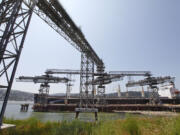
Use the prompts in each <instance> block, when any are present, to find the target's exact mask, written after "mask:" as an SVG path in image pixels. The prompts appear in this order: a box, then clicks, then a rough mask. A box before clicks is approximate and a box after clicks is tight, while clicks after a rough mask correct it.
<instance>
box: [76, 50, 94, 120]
mask: <svg viewBox="0 0 180 135" xmlns="http://www.w3.org/2000/svg"><path fill="white" fill-rule="evenodd" d="M92 80H94V62H93V61H92V60H91V59H90V58H89V57H88V56H87V55H86V54H85V53H82V54H81V73H80V104H79V108H76V109H75V111H76V118H77V117H78V116H79V113H80V112H93V113H95V119H96V120H97V112H98V109H96V108H95V107H94V93H93V91H94V87H93V85H92V84H88V83H87V82H92Z"/></svg>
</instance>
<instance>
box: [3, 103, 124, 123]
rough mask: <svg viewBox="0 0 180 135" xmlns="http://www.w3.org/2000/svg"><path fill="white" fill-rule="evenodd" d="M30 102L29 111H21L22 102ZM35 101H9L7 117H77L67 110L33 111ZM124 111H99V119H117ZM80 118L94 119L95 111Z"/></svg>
mask: <svg viewBox="0 0 180 135" xmlns="http://www.w3.org/2000/svg"><path fill="white" fill-rule="evenodd" d="M24 103H28V104H29V110H28V112H21V111H20V108H21V104H24ZM1 106H2V101H0V108H1ZM32 106H33V102H20V101H9V102H8V105H7V108H6V112H5V117H7V118H14V119H27V118H30V117H35V118H37V119H39V120H41V121H63V120H67V121H72V120H74V118H75V113H67V112H58V113H50V112H33V110H32ZM125 115H126V114H124V113H98V119H99V120H116V119H122V118H125ZM79 119H80V120H83V121H94V114H93V113H80V115H79Z"/></svg>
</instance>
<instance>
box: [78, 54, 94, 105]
mask: <svg viewBox="0 0 180 135" xmlns="http://www.w3.org/2000/svg"><path fill="white" fill-rule="evenodd" d="M89 73H94V62H93V61H92V60H91V59H90V58H89V57H87V56H86V54H85V53H81V72H80V107H83V108H88V107H90V104H91V105H92V103H90V102H92V101H90V99H93V86H92V84H86V82H88V81H93V80H94V74H89Z"/></svg>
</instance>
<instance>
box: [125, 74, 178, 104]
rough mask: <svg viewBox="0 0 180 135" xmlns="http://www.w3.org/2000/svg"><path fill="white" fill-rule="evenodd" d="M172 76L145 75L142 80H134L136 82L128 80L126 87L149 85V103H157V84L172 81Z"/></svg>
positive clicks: (158, 100)
mask: <svg viewBox="0 0 180 135" xmlns="http://www.w3.org/2000/svg"><path fill="white" fill-rule="evenodd" d="M174 79H175V78H174V77H170V76H165V77H150V76H149V77H147V78H146V79H144V80H140V81H136V82H128V83H127V84H126V87H134V86H149V88H148V89H149V90H151V95H150V97H149V98H150V103H151V104H157V103H159V102H160V99H159V95H158V89H159V88H158V85H159V84H164V83H172V82H174Z"/></svg>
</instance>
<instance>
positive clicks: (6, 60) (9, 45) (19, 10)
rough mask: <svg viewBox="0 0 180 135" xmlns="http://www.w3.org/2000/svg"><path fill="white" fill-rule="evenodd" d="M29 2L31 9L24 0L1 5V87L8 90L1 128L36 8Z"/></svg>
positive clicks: (4, 0)
mask: <svg viewBox="0 0 180 135" xmlns="http://www.w3.org/2000/svg"><path fill="white" fill-rule="evenodd" d="M27 2H28V4H29V8H26V6H24V4H23V1H22V0H2V2H1V3H0V79H1V80H0V81H1V84H0V87H1V88H5V89H6V94H5V98H4V102H3V106H2V109H1V114H0V126H1V125H2V118H3V116H4V112H5V109H6V105H7V101H8V97H9V94H10V91H11V87H12V83H13V80H14V76H15V72H16V69H17V65H18V61H19V57H20V54H21V51H22V48H23V44H24V40H25V37H26V34H27V30H28V27H29V23H30V20H31V16H32V10H33V8H34V6H35V3H34V2H32V1H27Z"/></svg>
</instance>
